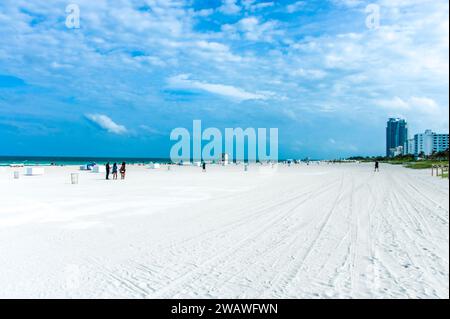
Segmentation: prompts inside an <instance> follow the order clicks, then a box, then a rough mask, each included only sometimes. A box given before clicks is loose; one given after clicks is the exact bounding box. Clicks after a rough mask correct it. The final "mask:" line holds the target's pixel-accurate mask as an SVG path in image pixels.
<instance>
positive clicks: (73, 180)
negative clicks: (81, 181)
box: [70, 173, 79, 185]
mask: <svg viewBox="0 0 450 319" xmlns="http://www.w3.org/2000/svg"><path fill="white" fill-rule="evenodd" d="M78 175H79V174H77V173H72V174H70V181H71V183H72V185H76V184H78Z"/></svg>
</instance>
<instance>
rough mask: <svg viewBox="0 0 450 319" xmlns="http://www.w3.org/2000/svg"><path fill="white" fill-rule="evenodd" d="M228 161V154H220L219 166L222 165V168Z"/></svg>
mask: <svg viewBox="0 0 450 319" xmlns="http://www.w3.org/2000/svg"><path fill="white" fill-rule="evenodd" d="M229 159H230V156H229V155H228V153H222V154H221V155H220V164H222V165H224V166H226V165H228V164H229Z"/></svg>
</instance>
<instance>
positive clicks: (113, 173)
mask: <svg viewBox="0 0 450 319" xmlns="http://www.w3.org/2000/svg"><path fill="white" fill-rule="evenodd" d="M117 170H118V168H117V163H114V164H113V168H112V175H113V179H114V180H116V179H117Z"/></svg>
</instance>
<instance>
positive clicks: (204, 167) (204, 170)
mask: <svg viewBox="0 0 450 319" xmlns="http://www.w3.org/2000/svg"><path fill="white" fill-rule="evenodd" d="M202 169H203V172H206V163H205V162H203V163H202Z"/></svg>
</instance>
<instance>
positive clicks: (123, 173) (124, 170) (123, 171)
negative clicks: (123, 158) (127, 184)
mask: <svg viewBox="0 0 450 319" xmlns="http://www.w3.org/2000/svg"><path fill="white" fill-rule="evenodd" d="M125 165H126V164H125V162H123V163H122V166H120V178H121V179H125V173H126V171H127V170H126V168H125Z"/></svg>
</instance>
